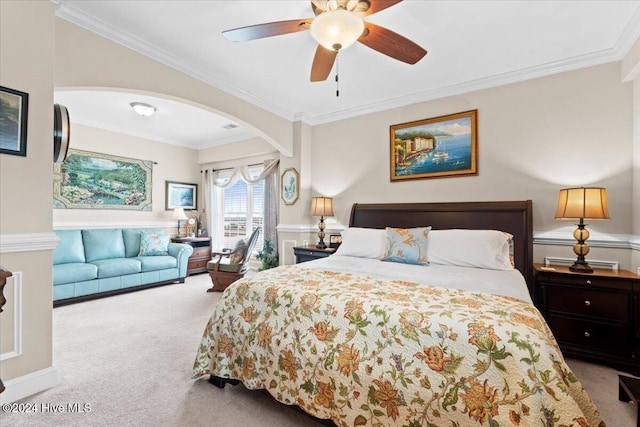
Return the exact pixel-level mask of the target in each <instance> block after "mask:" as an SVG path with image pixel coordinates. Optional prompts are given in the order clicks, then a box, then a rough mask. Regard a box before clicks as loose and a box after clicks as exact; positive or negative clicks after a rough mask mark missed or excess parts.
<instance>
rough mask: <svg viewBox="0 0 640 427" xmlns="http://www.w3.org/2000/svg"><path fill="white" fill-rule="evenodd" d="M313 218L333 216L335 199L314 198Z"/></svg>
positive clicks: (312, 201)
mask: <svg viewBox="0 0 640 427" xmlns="http://www.w3.org/2000/svg"><path fill="white" fill-rule="evenodd" d="M311 215H312V216H332V215H333V199H332V198H331V197H314V198H312V199H311Z"/></svg>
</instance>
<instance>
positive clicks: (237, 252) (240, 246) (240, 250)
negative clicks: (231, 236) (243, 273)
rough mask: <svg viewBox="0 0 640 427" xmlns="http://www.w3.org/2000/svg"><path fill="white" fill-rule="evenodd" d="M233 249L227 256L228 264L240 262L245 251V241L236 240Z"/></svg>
mask: <svg viewBox="0 0 640 427" xmlns="http://www.w3.org/2000/svg"><path fill="white" fill-rule="evenodd" d="M233 250H234V253H233V254H231V256H230V257H229V264H239V263H240V262H242V260H243V259H244V255H245V253H246V252H247V242H245V241H244V240H243V239H240V240H238V242H237V243H236V246H235V248H233Z"/></svg>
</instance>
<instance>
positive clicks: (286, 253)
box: [280, 240, 298, 265]
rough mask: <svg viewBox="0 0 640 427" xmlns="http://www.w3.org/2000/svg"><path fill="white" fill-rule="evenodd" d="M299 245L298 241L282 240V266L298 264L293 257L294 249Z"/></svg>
mask: <svg viewBox="0 0 640 427" xmlns="http://www.w3.org/2000/svg"><path fill="white" fill-rule="evenodd" d="M297 245H298V241H297V240H282V243H281V244H280V257H281V259H282V265H291V264H295V263H296V257H295V256H294V255H293V247H294V246H297Z"/></svg>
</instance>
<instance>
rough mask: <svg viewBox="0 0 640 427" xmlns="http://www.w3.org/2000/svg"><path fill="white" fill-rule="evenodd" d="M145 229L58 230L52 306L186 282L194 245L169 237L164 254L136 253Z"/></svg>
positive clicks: (54, 253) (54, 260) (54, 256)
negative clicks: (170, 240)
mask: <svg viewBox="0 0 640 427" xmlns="http://www.w3.org/2000/svg"><path fill="white" fill-rule="evenodd" d="M143 231H144V232H156V231H155V230H148V229H135V228H123V229H120V228H114V229H87V230H57V231H55V233H56V234H57V235H58V237H59V238H60V243H59V244H58V246H57V247H56V249H55V250H54V251H53V301H54V305H62V304H65V303H67V302H74V301H78V300H85V299H90V298H92V297H98V296H106V295H111V294H114V293H118V292H123V290H128V288H136V287H141V286H144V287H149V286H155V285H160V284H166V283H172V282H176V281H179V282H181V283H184V278H185V277H186V275H187V261H188V259H189V256H190V255H191V254H192V252H193V248H192V247H191V246H189V245H186V244H182V243H171V242H168V244H167V248H166V252H167V254H166V255H155V256H138V253H139V252H140V241H141V236H142V233H143Z"/></svg>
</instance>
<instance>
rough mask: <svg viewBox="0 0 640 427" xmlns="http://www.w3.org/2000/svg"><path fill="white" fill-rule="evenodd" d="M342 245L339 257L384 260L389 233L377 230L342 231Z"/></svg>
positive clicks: (356, 229) (354, 229)
mask: <svg viewBox="0 0 640 427" xmlns="http://www.w3.org/2000/svg"><path fill="white" fill-rule="evenodd" d="M340 234H342V243H341V244H340V246H339V247H338V249H337V250H336V254H337V255H347V256H355V257H360V258H374V259H382V257H383V256H384V251H385V243H386V237H387V232H386V231H385V230H378V229H375V228H358V227H350V228H347V229H346V230H344V231H342V233H340Z"/></svg>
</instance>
